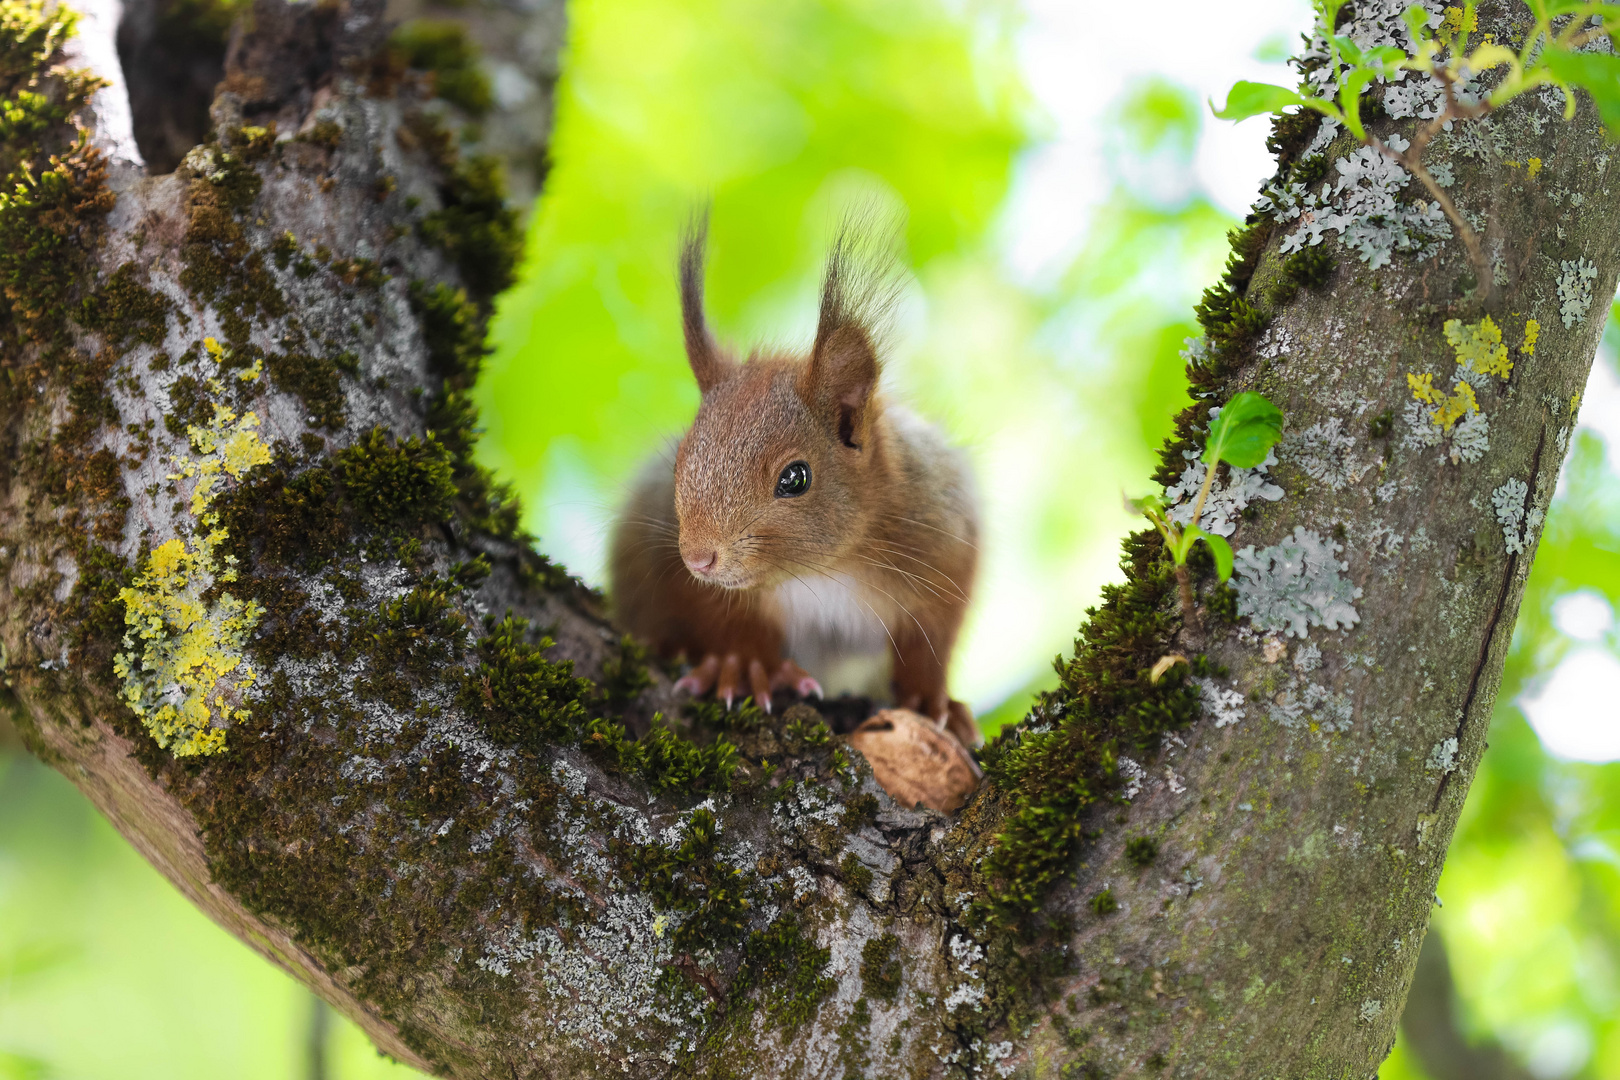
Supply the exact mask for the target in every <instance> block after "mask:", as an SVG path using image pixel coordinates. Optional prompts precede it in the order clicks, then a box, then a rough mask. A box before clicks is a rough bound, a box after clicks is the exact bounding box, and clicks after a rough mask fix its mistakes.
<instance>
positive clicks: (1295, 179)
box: [1288, 153, 1328, 188]
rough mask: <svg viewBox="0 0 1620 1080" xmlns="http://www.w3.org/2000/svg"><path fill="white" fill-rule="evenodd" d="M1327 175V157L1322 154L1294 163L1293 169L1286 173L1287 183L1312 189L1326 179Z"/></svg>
mask: <svg viewBox="0 0 1620 1080" xmlns="http://www.w3.org/2000/svg"><path fill="white" fill-rule="evenodd" d="M1327 174H1328V156H1327V155H1326V154H1322V153H1316V154H1311V155H1309V156H1308V157H1302V158H1300V159H1298V160H1297V161H1295V162H1294V166H1293V168H1292V169H1290V170H1289V173H1288V182H1289V183H1291V184H1303V185H1305V187H1307V188H1314V187H1315V186H1316V185H1317V184H1320V183H1321V182H1322V181H1323V180H1324V179H1326V177H1327Z"/></svg>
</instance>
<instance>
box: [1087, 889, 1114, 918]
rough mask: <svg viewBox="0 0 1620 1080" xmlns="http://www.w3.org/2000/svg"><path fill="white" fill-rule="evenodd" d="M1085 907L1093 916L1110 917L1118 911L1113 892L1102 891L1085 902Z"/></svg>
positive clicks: (1110, 890) (1108, 890)
mask: <svg viewBox="0 0 1620 1080" xmlns="http://www.w3.org/2000/svg"><path fill="white" fill-rule="evenodd" d="M1086 906H1087V907H1089V908H1090V909H1091V911H1092V914H1094V915H1098V916H1103V915H1112V914H1113V913H1114V912H1116V911H1118V910H1119V901H1118V900H1115V899H1114V890H1112V889H1104V890H1103V891H1102V892H1100V893H1098V894H1097V895H1096V896H1093V897H1092V898H1091V899H1090V900H1089V901H1087V902H1086Z"/></svg>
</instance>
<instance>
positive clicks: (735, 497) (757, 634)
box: [611, 228, 981, 747]
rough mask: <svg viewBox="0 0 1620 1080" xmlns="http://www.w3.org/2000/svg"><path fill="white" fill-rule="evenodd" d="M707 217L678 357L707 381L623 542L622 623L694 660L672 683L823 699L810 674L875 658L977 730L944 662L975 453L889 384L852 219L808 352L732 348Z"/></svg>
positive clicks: (924, 706) (949, 721)
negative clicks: (898, 400)
mask: <svg viewBox="0 0 1620 1080" xmlns="http://www.w3.org/2000/svg"><path fill="white" fill-rule="evenodd" d="M704 246H705V237H704V231H703V230H702V229H701V228H699V229H695V230H694V231H693V232H692V233H690V234H689V235H688V237H687V239H686V242H685V244H684V245H683V249H682V253H681V258H680V294H681V312H682V317H683V323H684V329H685V336H686V355H687V359H688V361H689V362H690V364H691V368H692V374H693V375H694V376H695V377H696V378H697V384H698V388H699V390H700V391H701V392H702V395H703V396H702V403H701V404H700V405H699V406H698V412H697V417H696V419H695V420H694V421H693V422H692V427H691V430H689V431H688V432H687V433H686V435H685V437H684V438H682V439H681V441H680V443H679V445H678V447H677V449H676V452H675V459H674V462H673V467H671V466H672V463H671V462H670V461H669V460H668V458H667V457H661V458H659V459H656V460H654V461H653V462H650V463H649V468H648V469H647V471H646V472H645V473H644V474H643V475H642V478H641V479H640V481H639V482H638V484H637V486H636V488H635V490H634V493H633V494H632V496H631V498H630V500H629V502H628V505H627V506H626V508H625V509H624V511H623V512H622V513H621V515H620V517H619V521H618V524H617V528H616V530H615V535H614V540H613V550H612V559H611V563H612V565H611V579H612V580H611V590H612V595H613V600H614V604H615V606H616V610H617V613H618V617H619V620H620V622H621V624H622V625H623V626H624V627H625V629H627V630H629V631H630V632H631V633H633V634H635V635H636V636H638V637H640V638H642V639H643V640H645V641H647V642H648V643H650V644H651V645H652V646H653V647H654V649H655V650H656V651H657V652H659V653H660V654H662V655H664V656H669V657H674V656H679V655H682V654H684V656H685V657H686V658H687V660H688V662H690V663H692V664H693V665H695V666H694V667H693V668H692V669H691V671H690V672H689V673H688V674H687V675H685V676H684V677H683V678H682V679H681V680H680V681H679V683H678V684H677V686H678V687H680V688H684V689H687V690H689V691H691V692H692V693H693V694H695V695H702V694H705V693H707V692H708V691H709V690H710V689H711V688H713V689H714V690H715V693H716V694H717V696H718V697H719V698H721V699H722V700H724V701H725V703H726V707H727V708H728V709H729V708H730V707H731V704H732V700H733V698H734V697H736V696H737V695H738V694H739V691H741V692H744V693H747V692H751V693H752V694H753V697H754V700H755V702H756V703H758V705H759V706H760V707H761V708H763V709H765V710H766V711H767V712H768V711H769V710H770V707H771V692H772V691H773V690H776V689H782V688H787V689H789V690H790V691H793V692H796V693H798V694H799V695H800V696H801V697H802V696H807V695H810V694H814V695H816V696H817V697H820V696H821V693H822V690H821V686H820V683H819V682H818V681H817V679H816V678H815V677H814V676H813V675H812V674H811V673H810V671H807V670H806V669H805V667H802V666H800V663H798V662H796V661H803V662H804V663H805V664H807V665H810V666H811V667H813V668H814V667H816V666H817V664H820V665H823V666H822V667H821V668H820V669H819V670H820V671H825V670H827V667H828V666H830V665H832V664H834V663H836V662H837V661H840V660H844V659H847V658H850V657H852V656H858V655H861V654H871V655H873V656H874V657H875V658H876V659H877V660H879V661H881V660H882V659H883V658H884V656H885V654H887V658H888V660H889V661H890V664H891V665H892V666H891V668H890V679H891V682H892V688H893V695H894V701H895V703H896V704H898V705H900V706H902V707H904V708H909V709H912V710H915V711H917V712H920V713H923V714H925V715H927V716H929V717H931V718H933V719H934V720H935V721H936V723H937V724H939V725H940V726H942V727H944V726H946V725H948V727H949V730H950V731H951V732H952V733H953V734H955V735H956V736H957V737H958V739H960V740H961V741H962V742H963V743H964V744H966V745H968V746H970V747H971V746H976V745H978V744H979V742H980V741H981V739H980V737H979V734H978V729H977V726H976V725H975V724H974V723H973V720H972V716H971V713H970V712H969V711H968V709H967V707H966V706H964V705H963V704H962V703H960V702H956V701H952V700H951V697H950V694H949V692H948V691H947V689H946V672H947V669H948V667H949V664H950V659H951V650H952V649H953V647H954V646H955V644H956V637H957V632H958V631H959V630H960V629H961V626H962V617H963V615H964V614H965V613H966V611H967V605H968V598H969V596H970V594H971V592H972V588H973V578H974V571H975V568H976V564H977V561H978V548H977V542H978V533H979V512H978V506H977V500H976V497H975V492H974V488H973V484H972V481H971V477H970V475H969V471H968V466H967V462H966V461H965V460H964V458H963V456H962V454H961V453H960V452H959V451H957V450H955V449H954V448H952V447H951V446H949V445H948V444H947V443H946V441H945V439H944V437H943V436H942V435H941V433H940V432H939V431H938V430H937V429H935V428H934V427H932V426H930V425H928V424H926V423H924V422H923V421H921V420H919V419H918V418H917V417H916V416H915V415H913V414H912V413H911V412H909V411H908V410H906V409H903V408H900V407H897V406H894V405H888V404H886V403H885V401H884V400H883V397H882V395H881V393H880V392H879V385H878V384H879V375H880V372H881V367H882V365H881V362H880V359H879V356H878V342H877V335H876V330H875V326H874V322H875V320H876V318H877V317H878V316H879V315H880V314H881V311H882V308H883V306H884V301H885V299H886V298H887V294H892V290H886V289H884V288H883V280H882V278H883V275H882V274H881V273H877V272H874V271H872V270H871V268H870V267H867V266H865V265H863V264H862V262H861V261H860V260H858V259H857V258H856V255H855V248H854V245H853V242H852V239H851V235H850V233H849V231H848V230H846V231H845V233H844V234H843V235H842V236H840V238H839V239H838V241H837V242H836V243H835V244H834V246H833V249H832V252H831V254H830V255H829V257H828V259H827V264H826V269H825V273H824V276H823V278H822V288H821V312H820V318H819V320H818V324H817V327H816V336H815V342H814V344H813V345H812V346H811V348H810V352H809V355H808V356H796V355H791V354H786V353H782V352H761V351H755V352H754V353H752V354H751V355H750V356H749V357H748V359H747V360H746V361H739V360H738V359H737V358H736V357H735V356H734V355H733V354H732V353H731V352H730V351H729V350H727V349H725V348H723V347H722V346H720V345H719V344H718V343H717V342H716V341H715V339H714V337H713V335H712V334H711V333H710V332H709V328H708V324H707V321H706V319H705V317H704V311H703V266H704Z"/></svg>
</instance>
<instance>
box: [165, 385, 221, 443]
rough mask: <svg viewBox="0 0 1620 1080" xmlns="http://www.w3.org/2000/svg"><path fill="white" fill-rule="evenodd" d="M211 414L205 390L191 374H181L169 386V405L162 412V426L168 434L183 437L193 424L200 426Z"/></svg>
mask: <svg viewBox="0 0 1620 1080" xmlns="http://www.w3.org/2000/svg"><path fill="white" fill-rule="evenodd" d="M212 415H213V403H212V399H211V398H210V397H209V395H208V392H207V390H206V389H205V388H204V387H203V384H202V382H201V381H199V380H198V379H197V378H196V377H195V376H193V375H181V376H180V377H179V378H177V379H175V380H174V382H173V383H171V384H170V386H169V407H168V409H166V410H165V411H164V413H163V426H164V427H165V428H167V429H168V431H169V434H171V435H173V436H175V437H176V438H180V439H183V438H185V437H186V432H187V430H189V429H190V428H191V427H192V426H193V425H196V426H201V425H202V424H205V423H207V422H208V418H209V417H210V416H212Z"/></svg>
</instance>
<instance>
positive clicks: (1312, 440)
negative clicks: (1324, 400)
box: [1282, 416, 1369, 491]
mask: <svg viewBox="0 0 1620 1080" xmlns="http://www.w3.org/2000/svg"><path fill="white" fill-rule="evenodd" d="M1355 447H1356V438H1355V436H1354V435H1351V434H1350V433H1349V432H1347V431H1345V430H1344V425H1343V423H1342V422H1341V421H1340V419H1339V418H1338V417H1337V416H1330V417H1328V418H1327V419H1326V420H1322V421H1319V422H1318V423H1315V424H1312V425H1311V426H1310V427H1308V428H1306V429H1305V430H1304V431H1298V432H1290V433H1289V434H1288V435H1286V436H1284V438H1283V441H1282V453H1283V457H1284V459H1285V460H1289V461H1292V462H1293V463H1294V464H1295V465H1298V466H1299V468H1300V469H1301V470H1302V471H1303V472H1304V473H1305V475H1306V476H1309V477H1310V478H1311V479H1312V480H1316V481H1318V482H1320V483H1323V484H1326V485H1327V486H1328V487H1330V488H1332V489H1333V490H1334V491H1338V490H1340V489H1341V488H1343V487H1345V486H1346V485H1349V484H1354V483H1356V482H1357V481H1359V480H1360V479H1361V477H1362V476H1363V475H1364V474H1365V473H1366V471H1367V469H1368V468H1369V466H1368V465H1367V464H1364V463H1362V462H1359V461H1357V460H1356V459H1355V457H1354V456H1353V451H1354V450H1355Z"/></svg>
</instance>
